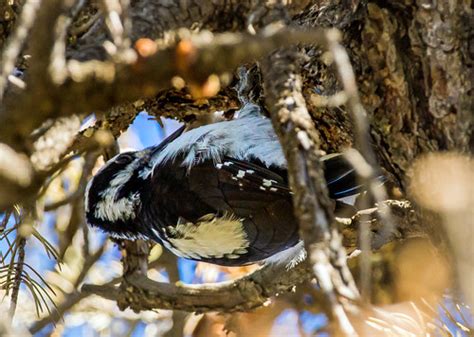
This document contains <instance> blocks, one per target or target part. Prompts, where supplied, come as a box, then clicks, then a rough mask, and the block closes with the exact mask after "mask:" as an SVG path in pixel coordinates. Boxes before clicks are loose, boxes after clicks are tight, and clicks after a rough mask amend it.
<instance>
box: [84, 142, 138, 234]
mask: <svg viewBox="0 0 474 337" xmlns="http://www.w3.org/2000/svg"><path fill="white" fill-rule="evenodd" d="M144 155H145V153H144V152H143V151H136V152H124V153H121V154H119V155H117V156H115V157H114V158H112V159H110V160H109V161H108V162H107V163H106V164H105V165H104V166H103V167H102V168H101V169H100V170H99V172H97V174H96V175H95V176H94V177H93V178H92V179H91V180H90V181H89V183H88V185H87V188H86V192H85V200H84V201H85V202H84V203H85V211H86V221H87V223H88V224H89V225H91V226H96V227H99V228H101V229H102V230H104V231H105V232H107V233H108V234H110V235H111V236H113V237H115V238H121V239H132V240H133V239H139V238H142V237H143V235H142V234H141V233H140V227H139V226H138V225H137V223H136V221H135V219H136V218H137V216H138V213H139V212H140V209H141V207H142V195H141V193H142V190H143V186H144V183H145V181H144V179H143V178H142V177H140V170H141V167H142V159H143V157H144Z"/></svg>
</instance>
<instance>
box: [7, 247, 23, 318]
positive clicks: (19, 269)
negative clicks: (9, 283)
mask: <svg viewBox="0 0 474 337" xmlns="http://www.w3.org/2000/svg"><path fill="white" fill-rule="evenodd" d="M25 245H26V239H25V238H21V239H20V241H19V242H18V258H17V262H16V266H15V277H14V279H13V287H12V294H11V302H10V311H9V313H10V317H11V318H12V319H13V316H15V311H16V305H17V302H18V294H19V293H20V285H21V278H22V274H23V268H24V262H25Z"/></svg>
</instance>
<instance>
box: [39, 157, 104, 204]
mask: <svg viewBox="0 0 474 337" xmlns="http://www.w3.org/2000/svg"><path fill="white" fill-rule="evenodd" d="M97 157H98V153H97V152H95V153H89V154H88V155H87V156H86V159H85V163H84V166H83V168H82V174H81V178H80V179H79V183H78V185H77V189H76V190H75V191H74V192H73V193H71V194H69V195H68V196H66V197H65V198H64V199H61V200H58V201H56V202H53V203H51V204H47V205H45V206H44V210H45V212H49V211H52V210H55V209H56V208H59V207H61V206H64V205H67V204H69V203H71V202H73V201H74V200H76V199H77V198H81V197H82V196H83V195H84V191H85V190H86V186H87V180H88V179H89V174H90V173H91V171H92V169H93V168H94V165H95V162H96V161H97Z"/></svg>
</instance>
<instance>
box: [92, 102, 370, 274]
mask: <svg viewBox="0 0 474 337" xmlns="http://www.w3.org/2000/svg"><path fill="white" fill-rule="evenodd" d="M321 165H323V166H324V172H325V178H326V181H327V186H328V190H329V195H330V197H331V198H334V199H338V198H343V197H346V196H349V195H353V194H357V193H359V192H360V190H361V186H360V185H359V184H358V183H357V179H356V174H355V171H354V169H353V168H352V167H351V166H350V165H349V163H348V162H346V161H345V159H344V157H343V156H342V155H340V154H332V155H329V156H326V157H323V158H322V161H321ZM85 212H86V220H87V222H88V224H89V225H91V226H95V227H99V228H100V229H102V230H103V231H105V232H106V233H108V234H109V235H110V236H112V237H114V238H120V239H128V240H136V239H145V240H152V241H155V242H157V243H159V244H161V245H163V246H164V247H166V248H168V249H169V250H170V251H171V252H173V253H174V254H176V255H177V256H180V257H184V258H188V259H193V260H198V261H204V262H209V263H214V264H219V265H225V266H240V265H246V264H250V263H255V262H257V261H261V260H264V259H267V258H269V257H271V256H273V255H274V254H277V253H279V252H282V251H284V250H287V249H289V248H291V247H293V246H295V245H296V244H297V243H298V241H299V237H298V222H297V220H296V219H295V217H294V214H293V205H292V192H291V190H290V187H289V184H288V177H287V163H286V160H285V157H284V155H283V152H282V148H281V146H280V143H279V141H278V138H277V136H276V134H275V132H274V130H273V128H272V125H271V121H270V120H269V119H268V118H266V117H264V116H262V115H261V113H260V109H259V108H258V107H257V106H255V105H251V104H248V105H246V106H244V107H243V108H242V109H241V110H240V111H239V116H238V118H236V119H233V120H227V121H221V122H218V123H214V124H209V125H204V126H200V127H197V128H195V129H192V130H189V131H185V129H184V127H183V128H181V129H179V130H177V131H176V132H175V133H173V134H172V135H170V136H169V137H168V138H167V139H165V140H164V141H163V142H162V143H161V144H159V145H157V146H153V147H149V148H146V149H144V150H141V151H134V152H125V153H121V154H119V155H117V156H116V157H114V158H112V159H111V160H110V161H108V162H107V163H106V164H105V165H104V166H103V167H102V168H101V169H100V170H99V172H98V173H97V174H96V175H95V176H94V177H93V179H91V180H90V182H89V183H88V186H87V189H86V193H85Z"/></svg>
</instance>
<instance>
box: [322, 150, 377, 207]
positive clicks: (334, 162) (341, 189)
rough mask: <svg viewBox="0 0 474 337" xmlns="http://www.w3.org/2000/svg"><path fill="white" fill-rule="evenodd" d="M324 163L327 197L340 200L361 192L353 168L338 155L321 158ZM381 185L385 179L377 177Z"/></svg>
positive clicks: (360, 186) (342, 156) (361, 187)
mask: <svg viewBox="0 0 474 337" xmlns="http://www.w3.org/2000/svg"><path fill="white" fill-rule="evenodd" d="M321 161H322V162H323V163H324V177H325V178H326V183H327V186H328V190H329V196H330V197H331V198H333V199H341V198H345V197H348V196H351V195H354V194H358V193H360V192H362V189H363V186H362V185H361V184H360V180H359V179H358V176H357V172H356V170H355V168H354V167H353V166H352V165H351V164H350V163H349V161H347V159H346V158H345V157H344V155H342V154H340V153H334V154H329V155H327V156H324V157H322V158H321ZM378 179H379V180H380V182H381V183H383V182H384V181H385V177H384V176H383V175H380V176H379V177H378Z"/></svg>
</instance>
